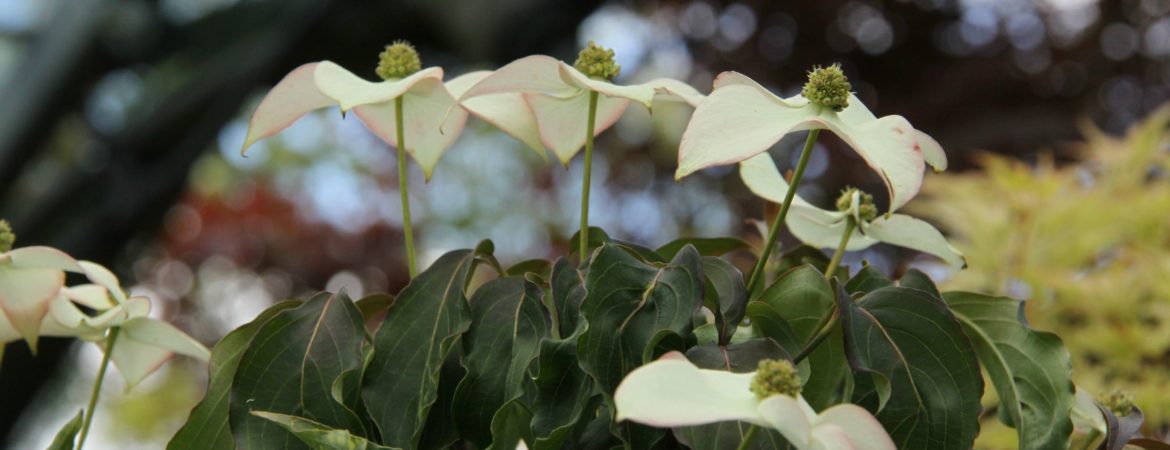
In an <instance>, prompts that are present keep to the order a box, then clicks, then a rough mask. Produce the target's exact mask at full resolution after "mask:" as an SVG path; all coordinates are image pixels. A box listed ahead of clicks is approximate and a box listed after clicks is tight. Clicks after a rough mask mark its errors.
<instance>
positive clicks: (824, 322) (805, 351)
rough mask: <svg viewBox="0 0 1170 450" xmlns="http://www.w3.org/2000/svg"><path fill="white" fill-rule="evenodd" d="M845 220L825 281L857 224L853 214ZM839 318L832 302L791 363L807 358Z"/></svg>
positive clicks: (831, 330)
mask: <svg viewBox="0 0 1170 450" xmlns="http://www.w3.org/2000/svg"><path fill="white" fill-rule="evenodd" d="M846 220H847V221H846V222H845V234H844V235H842V236H841V242H840V243H839V244H837V251H835V252H833V259H831V260H829V265H828V267H825V280H826V281H829V280H832V279H833V275H832V274H833V273H834V272H836V271H837V265H839V264H841V256H842V255H844V254H845V247H848V246H849V238H850V237H852V236H853V230H854V228H857V224H856V223H854V221H853V216H849V218H848V219H846ZM835 296H836V294H835V293H834V297H835ZM840 320H841V315H840V314H838V311H837V302H833V306H832V307H831V308H830V309H829V311H828V312H827V313H825V316H824V317H822V318H821V321H820V323H818V324H817V328H816V329H817V330H820V331H818V332H817V334H816V336H813V338H812V339H811V340H809V341H808V345H805V346H804V348H802V349H800V353H797V354H796V356H795V357H793V358H792V363H793V364H796V363H799V362H800V361H801V360H803V359H804V358H807V357H808V355H809V354H810V353H812V352H813V350H816V348H817V346H819V345H821V343H822V342H824V341H825V339H826V338H828V337H829V335H830V334H832V333H833V328H835V327H836V326H837V322H839V321H840Z"/></svg>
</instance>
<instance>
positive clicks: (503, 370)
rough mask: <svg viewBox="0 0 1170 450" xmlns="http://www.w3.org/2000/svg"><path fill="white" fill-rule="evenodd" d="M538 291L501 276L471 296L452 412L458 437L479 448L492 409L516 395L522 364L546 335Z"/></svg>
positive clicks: (486, 440)
mask: <svg viewBox="0 0 1170 450" xmlns="http://www.w3.org/2000/svg"><path fill="white" fill-rule="evenodd" d="M542 295H543V292H542V291H541V289H540V287H539V286H537V285H535V284H532V283H531V282H529V281H526V280H524V279H523V278H520V277H507V278H498V279H495V280H492V281H489V282H487V283H486V284H484V285H483V286H481V287H480V288H479V289H478V290H476V291H475V295H473V296H472V297H471V319H472V320H471V327H470V328H469V329H468V330H467V333H466V334H464V335H463V348H464V351H465V355H466V356H465V357H464V359H463V364H464V366H465V367H466V368H467V375H466V376H465V377H464V378H463V381H462V382H460V383H459V387H458V389H456V391H455V399H454V403H453V405H454V406H453V411H454V418H455V426H456V427H457V428H458V429H459V433H460V435H462V436H463V437H464V438H465V439H467V440H470V441H471V442H473V443H475V444H476V445H477V446H479V447H481V448H482V447H488V446H489V444H491V442H492V429H491V426H492V423H493V419H492V417H493V416H494V415H495V414H496V411H497V410H499V409H500V408H501V407H503V406H504V404H505V403H508V402H509V401H511V400H513V399H515V398H517V397H519V396H520V395H522V393H523V392H522V388H523V386H524V382H525V381H526V380H527V379H528V366H529V365H531V363H532V360H533V359H535V358H536V356H537V351H538V350H539V348H540V347H539V345H540V340H541V339H542V338H544V337H545V336H547V335H548V332H549V328H550V327H551V325H550V323H549V318H548V313H547V312H546V311H545V309H544V307H543V306H542V304H541V296H542ZM501 420H504V419H501ZM525 427H527V422H525ZM514 447H515V445H513V448H514Z"/></svg>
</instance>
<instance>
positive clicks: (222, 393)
mask: <svg viewBox="0 0 1170 450" xmlns="http://www.w3.org/2000/svg"><path fill="white" fill-rule="evenodd" d="M318 295H319V296H324V295H328V294H318ZM298 305H301V302H299V301H284V302H280V303H277V304H275V305H272V306H269V307H268V309H265V310H264V312H262V313H260V315H259V316H257V317H256V318H255V319H253V320H252V321H251V322H248V323H246V324H244V325H241V326H240V327H239V328H236V329H235V330H232V331H231V332H230V333H228V334H227V335H226V336H224V337H223V339H220V341H219V343H218V344H215V347H214V348H212V350H211V363H210V367H209V372H210V375H209V376H208V380H209V381H208V384H207V394H206V395H204V396H203V400H201V401H200V402H199V404H198V405H195V408H194V409H192V410H191V416H190V417H188V418H187V422H186V423H184V424H183V427H182V428H180V429H179V431H178V432H177V433H176V434H175V436H174V437H173V438H171V441H170V443H168V444H167V450H183V449H192V450H196V449H207V448H212V449H223V448H227V449H230V448H234V447H235V444H234V442H233V441H232V432H231V429H230V428H229V426H228V414H229V411H230V409H231V402H230V394H231V388H232V381H233V380H234V379H235V374H236V369H237V368H238V367H239V365H240V358H241V357H242V356H243V355H244V350H246V349H247V348H248V345H249V344H251V343H252V338H253V337H255V336H256V333H258V332H259V331H260V328H261V327H263V326H264V324H266V323H268V321H269V320H271V319H272V317H273V316H275V315H277V314H279V313H280V312H282V311H285V310H287V309H290V308H295V307H297V306H298Z"/></svg>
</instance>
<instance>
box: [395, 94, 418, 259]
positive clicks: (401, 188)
mask: <svg viewBox="0 0 1170 450" xmlns="http://www.w3.org/2000/svg"><path fill="white" fill-rule="evenodd" d="M394 122H395V123H394V128H395V130H396V131H398V192H399V193H401V194H402V233H403V234H404V235H405V240H406V269H407V271H409V273H410V278H411V279H414V276H415V275H417V274H418V266H417V265H416V264H415V256H414V226H413V225H411V223H410V192H409V191H408V190H407V185H406V132H405V131H403V129H402V122H403V121H402V96H398V98H395V99H394Z"/></svg>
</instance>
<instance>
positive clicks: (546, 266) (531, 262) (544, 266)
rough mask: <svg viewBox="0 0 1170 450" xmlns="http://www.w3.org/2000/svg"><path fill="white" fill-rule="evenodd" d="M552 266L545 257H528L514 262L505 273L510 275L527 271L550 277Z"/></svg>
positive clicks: (542, 276) (522, 273)
mask: <svg viewBox="0 0 1170 450" xmlns="http://www.w3.org/2000/svg"><path fill="white" fill-rule="evenodd" d="M551 268H552V264H550V263H549V262H548V261H547V260H544V259H527V260H524V261H520V262H518V263H516V264H513V265H512V266H511V267H509V268H508V270H507V271H505V273H507V274H508V275H524V274H526V273H535V274H537V275H540V277H541V278H548V273H549V270H550V269H551Z"/></svg>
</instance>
